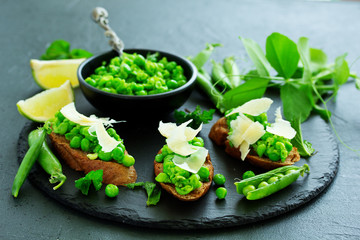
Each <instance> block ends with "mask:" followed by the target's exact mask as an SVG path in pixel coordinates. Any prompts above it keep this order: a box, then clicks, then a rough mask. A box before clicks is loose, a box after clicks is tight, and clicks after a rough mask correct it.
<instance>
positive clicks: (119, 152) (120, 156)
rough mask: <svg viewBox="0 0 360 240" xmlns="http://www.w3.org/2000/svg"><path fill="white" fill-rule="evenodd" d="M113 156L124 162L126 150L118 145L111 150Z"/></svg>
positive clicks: (119, 161) (116, 159) (117, 160)
mask: <svg viewBox="0 0 360 240" xmlns="http://www.w3.org/2000/svg"><path fill="white" fill-rule="evenodd" d="M111 154H112V158H113V159H114V160H115V161H116V162H118V163H122V161H123V158H124V150H123V149H122V148H121V147H116V148H114V149H113V150H112V151H111Z"/></svg>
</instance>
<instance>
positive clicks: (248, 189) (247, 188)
mask: <svg viewBox="0 0 360 240" xmlns="http://www.w3.org/2000/svg"><path fill="white" fill-rule="evenodd" d="M255 189H256V188H255V186H254V185H247V186H245V187H244V188H243V194H244V195H245V196H246V195H247V194H248V192H250V191H254V190H255Z"/></svg>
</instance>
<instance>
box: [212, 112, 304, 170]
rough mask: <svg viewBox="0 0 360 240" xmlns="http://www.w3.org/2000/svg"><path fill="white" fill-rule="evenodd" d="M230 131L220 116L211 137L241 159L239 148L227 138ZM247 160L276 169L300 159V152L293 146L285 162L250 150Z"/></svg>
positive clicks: (264, 167)
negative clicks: (231, 144) (272, 159)
mask: <svg viewBox="0 0 360 240" xmlns="http://www.w3.org/2000/svg"><path fill="white" fill-rule="evenodd" d="M228 133H229V128H228V126H227V123H226V118H225V117H222V118H220V119H219V120H218V121H217V122H216V123H215V124H214V125H213V126H212V127H211V130H210V133H209V137H210V139H211V140H213V141H214V142H215V143H216V144H217V145H219V146H223V145H225V152H226V153H228V154H229V155H230V156H232V157H234V158H237V159H241V153H240V150H239V149H238V148H235V147H231V146H230V144H229V140H228V139H227V136H228ZM245 160H246V161H248V162H249V163H251V164H252V165H255V166H258V167H261V168H263V169H267V170H270V169H274V168H278V167H283V166H288V165H292V164H294V163H295V162H297V161H299V160H300V154H299V152H298V151H297V148H296V147H293V149H292V150H291V152H290V153H289V155H288V157H287V158H286V159H285V161H284V162H281V161H280V160H279V161H276V162H274V161H271V160H270V159H268V158H262V157H259V156H258V155H257V154H256V152H255V151H253V150H252V151H250V153H249V154H248V155H247V156H246V159H245Z"/></svg>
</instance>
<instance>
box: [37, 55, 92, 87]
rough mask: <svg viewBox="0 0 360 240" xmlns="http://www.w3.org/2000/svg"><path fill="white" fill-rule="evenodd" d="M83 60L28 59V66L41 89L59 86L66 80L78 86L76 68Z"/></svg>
mask: <svg viewBox="0 0 360 240" xmlns="http://www.w3.org/2000/svg"><path fill="white" fill-rule="evenodd" d="M84 60H85V58H79V59H65V60H37V59H31V60H30V67H31V70H32V73H33V76H34V79H35V82H36V83H37V84H38V85H39V86H40V87H41V88H43V89H50V88H56V87H59V86H60V85H61V84H63V83H64V82H65V81H66V80H70V82H71V85H72V86H73V87H77V86H79V81H78V78H77V69H78V67H79V65H80V63H82V62H83V61H84Z"/></svg>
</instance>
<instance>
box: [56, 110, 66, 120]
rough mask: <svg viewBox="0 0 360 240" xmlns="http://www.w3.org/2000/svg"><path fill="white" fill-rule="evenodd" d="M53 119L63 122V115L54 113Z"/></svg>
mask: <svg viewBox="0 0 360 240" xmlns="http://www.w3.org/2000/svg"><path fill="white" fill-rule="evenodd" d="M55 117H56V118H57V119H59V121H60V122H62V121H64V120H65V117H64V115H63V114H62V113H61V112H60V111H58V112H56V114H55Z"/></svg>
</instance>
